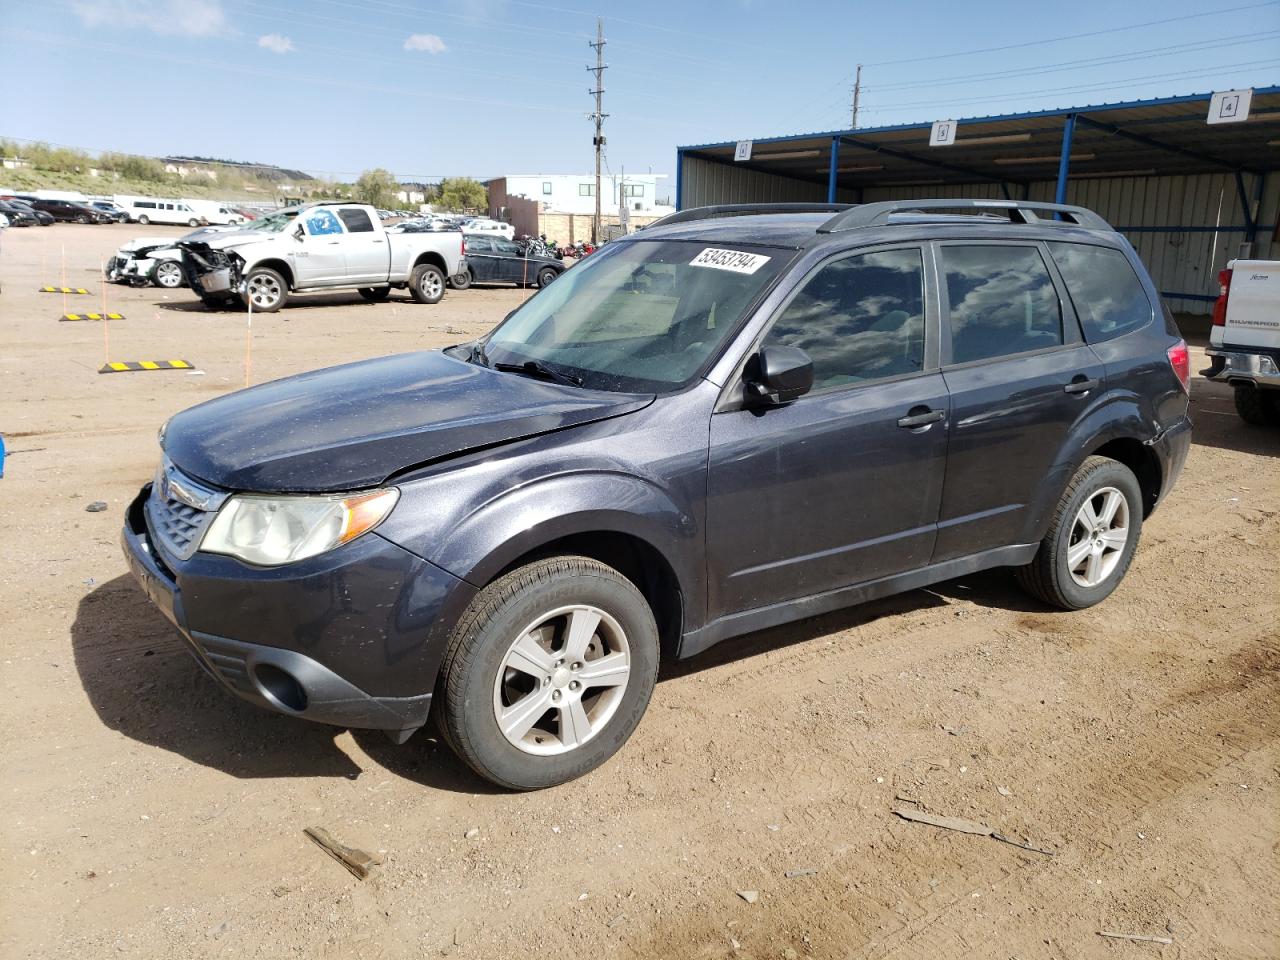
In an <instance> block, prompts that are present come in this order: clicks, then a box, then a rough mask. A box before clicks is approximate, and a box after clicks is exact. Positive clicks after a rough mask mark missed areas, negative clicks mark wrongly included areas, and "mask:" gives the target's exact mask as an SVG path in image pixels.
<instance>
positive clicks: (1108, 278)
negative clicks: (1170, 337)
mask: <svg viewBox="0 0 1280 960" xmlns="http://www.w3.org/2000/svg"><path fill="white" fill-rule="evenodd" d="M1049 252H1050V253H1051V254H1052V255H1053V259H1054V262H1055V263H1057V265H1058V270H1059V272H1061V274H1062V279H1063V280H1064V281H1066V284H1067V293H1068V294H1070V296H1071V303H1072V305H1073V306H1075V308H1076V315H1077V316H1079V317H1080V323H1081V325H1082V326H1083V327H1084V336H1085V339H1086V340H1087V341H1088V342H1089V343H1100V342H1102V341H1104V340H1113V339H1115V338H1116V337H1119V336H1123V335H1124V334H1126V333H1131V332H1133V331H1134V330H1139V329H1141V328H1142V327H1145V326H1146V325H1147V324H1148V323H1150V322H1151V318H1152V316H1154V314H1153V313H1152V310H1151V301H1150V300H1148V299H1147V292H1146V290H1144V289H1143V287H1142V281H1141V280H1139V279H1138V275H1137V274H1136V273H1134V270H1133V265H1132V264H1130V263H1129V258H1128V257H1126V256H1125V255H1124V254H1123V253H1121V252H1120V251H1119V250H1113V249H1111V248H1110V247H1094V246H1090V245H1088V244H1084V243H1060V242H1058V243H1050V244H1049Z"/></svg>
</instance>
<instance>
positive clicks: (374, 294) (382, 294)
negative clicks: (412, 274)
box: [360, 287, 391, 303]
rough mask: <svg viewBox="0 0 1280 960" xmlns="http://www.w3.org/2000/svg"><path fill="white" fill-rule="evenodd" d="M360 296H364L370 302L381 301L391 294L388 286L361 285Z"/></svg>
mask: <svg viewBox="0 0 1280 960" xmlns="http://www.w3.org/2000/svg"><path fill="white" fill-rule="evenodd" d="M360 296H362V297H364V298H365V299H366V300H368V301H369V302H370V303H381V302H382V301H383V300H385V299H387V297H389V296H391V288H390V287H361V288H360Z"/></svg>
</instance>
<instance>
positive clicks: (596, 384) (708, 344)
mask: <svg viewBox="0 0 1280 960" xmlns="http://www.w3.org/2000/svg"><path fill="white" fill-rule="evenodd" d="M793 253H794V251H790V250H781V249H777V248H773V247H754V246H740V245H735V246H732V247H716V246H711V245H710V244H708V243H707V242H706V241H701V240H699V241H684V240H649V241H646V240H632V241H628V242H625V243H619V244H616V245H612V244H611V245H610V246H609V247H606V248H605V249H604V250H602V251H601V252H599V253H597V254H595V255H594V256H592V257H591V258H589V259H588V260H586V261H585V262H584V263H582V264H581V265H579V266H576V267H574V268H573V269H571V270H568V271H566V272H565V274H564V275H563V276H562V277H560V279H558V280H557V281H556V282H555V283H553V284H552V285H551V286H549V287H547V288H546V289H545V290H543V291H541V292H540V293H539V294H538V295H537V296H535V297H533V298H531V299H530V300H529V301H528V302H527V303H525V304H524V305H523V306H522V307H520V308H519V309H518V310H516V311H515V312H514V313H513V314H512V315H511V316H509V317H508V318H507V319H506V320H504V321H503V322H502V324H501V325H500V326H499V327H498V328H497V329H496V330H494V331H493V333H491V334H490V335H489V337H488V339H487V340H486V341H485V352H486V354H487V356H488V359H489V360H490V362H492V363H513V364H523V363H527V362H529V361H531V360H532V361H536V362H537V363H540V364H545V365H547V366H549V367H551V368H552V369H555V370H557V371H559V372H562V373H566V374H568V375H570V376H573V377H576V378H578V379H580V380H581V382H582V384H583V385H584V386H586V387H591V388H593V389H598V390H618V391H636V392H646V393H648V392H662V391H667V390H671V389H674V388H676V387H679V386H681V385H683V384H685V383H687V382H688V381H689V380H690V379H692V377H693V376H694V375H695V374H696V373H697V372H698V370H699V369H701V367H702V366H703V364H704V363H705V362H706V361H707V360H708V359H709V358H710V357H711V356H712V355H713V354H714V353H715V352H716V351H717V350H718V348H719V347H720V346H721V345H722V344H723V343H724V341H725V339H726V338H727V337H728V336H729V335H730V333H731V332H732V331H733V330H734V329H736V327H737V325H738V321H739V319H741V317H742V315H743V312H744V311H745V310H746V309H747V307H748V306H749V305H750V304H751V302H752V301H753V300H754V299H755V297H756V296H757V295H758V294H759V293H760V292H761V291H762V290H764V289H765V288H766V287H767V286H768V285H769V284H770V283H771V282H772V281H773V279H774V278H775V277H776V276H777V275H778V273H779V271H780V270H781V269H782V267H783V266H785V264H786V263H787V261H788V260H790V258H791V256H792V255H793Z"/></svg>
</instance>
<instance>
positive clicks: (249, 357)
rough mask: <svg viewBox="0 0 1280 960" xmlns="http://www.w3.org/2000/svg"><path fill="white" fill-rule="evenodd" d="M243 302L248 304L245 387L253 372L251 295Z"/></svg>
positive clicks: (245, 336)
mask: <svg viewBox="0 0 1280 960" xmlns="http://www.w3.org/2000/svg"><path fill="white" fill-rule="evenodd" d="M246 292H248V291H246ZM245 300H246V302H248V304H249V319H248V322H247V323H246V324H245V328H244V385H245V386H246V387H247V386H249V378H250V374H251V372H252V370H253V294H249V296H247V297H245Z"/></svg>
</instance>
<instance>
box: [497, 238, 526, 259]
mask: <svg viewBox="0 0 1280 960" xmlns="http://www.w3.org/2000/svg"><path fill="white" fill-rule="evenodd" d="M493 245H494V247H495V248H496V249H497V251H498V252H499V253H505V254H509V255H511V256H514V257H518V256H520V248H519V247H517V246H516V245H515V244H514V243H512V242H511V241H510V240H497V239H495V240H494V241H493Z"/></svg>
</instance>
